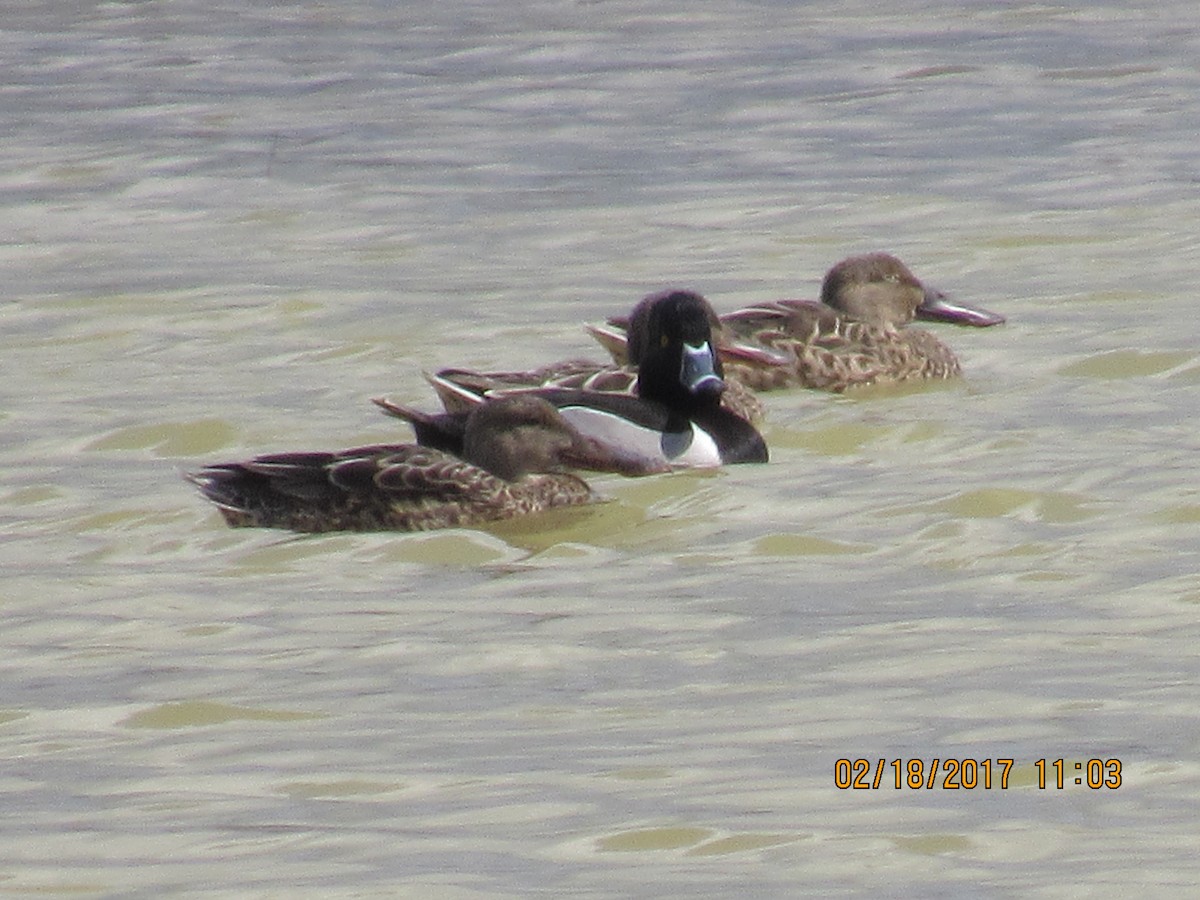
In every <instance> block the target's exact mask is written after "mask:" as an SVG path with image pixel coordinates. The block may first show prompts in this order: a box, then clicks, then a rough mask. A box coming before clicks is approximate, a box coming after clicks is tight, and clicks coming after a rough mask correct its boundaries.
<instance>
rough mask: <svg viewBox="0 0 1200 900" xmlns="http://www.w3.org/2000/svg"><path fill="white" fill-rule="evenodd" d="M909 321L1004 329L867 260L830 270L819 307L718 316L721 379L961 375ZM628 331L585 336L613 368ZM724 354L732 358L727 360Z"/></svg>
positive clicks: (762, 384) (883, 379) (877, 259)
mask: <svg viewBox="0 0 1200 900" xmlns="http://www.w3.org/2000/svg"><path fill="white" fill-rule="evenodd" d="M914 318H917V319H933V320H940V321H946V322H954V323H957V324H962V325H975V326H979V327H983V326H988V325H998V324H1000V323H1001V322H1003V321H1004V317H1003V316H1000V315H997V314H996V313H992V312H988V311H987V310H984V309H978V308H976V307H971V306H967V305H965V304H962V303H957V302H955V301H953V300H951V299H950V298H949V297H947V296H946V295H945V294H943V293H941V292H940V291H937V290H934V289H932V288H927V287H925V286H924V285H922V284H921V282H920V281H918V280H917V277H916V276H915V275H913V273H912V272H911V271H910V270H909V269H908V267H907V266H906V265H904V263H902V262H901V261H900V260H899V259H897V258H896V257H895V256H892V255H891V254H889V253H868V254H865V255H862V256H852V257H849V258H848V259H844V260H842V261H841V262H839V263H838V264H837V265H835V266H834V267H833V268H831V269H830V270H829V271H828V273H826V275H825V280H824V282H823V284H822V285H821V300H820V301H819V302H816V301H811V300H777V301H774V302H770V303H763V304H758V305H755V306H749V307H746V308H745V309H740V310H737V311H736V312H732V313H728V314H726V315H723V316H721V317H720V331H719V332H718V345H719V347H720V350H721V355H722V359H723V360H724V362H725V368H726V371H728V372H729V373H730V374H731V375H732V376H733V377H736V378H737V379H738V380H739V381H741V382H742V383H744V384H746V385H747V386H749V387H750V388H753V389H754V390H771V389H774V388H780V387H789V386H800V387H809V388H817V389H820V390H826V391H835V392H840V391H844V390H845V389H846V388H849V387H853V386H855V385H863V384H877V383H887V382H897V381H906V380H908V379H917V378H950V377H953V376H956V375H959V374H960V372H961V368H960V366H959V362H958V358H957V357H956V356H955V355H954V352H953V351H952V350H951V349H950V348H949V347H947V346H946V345H945V344H943V343H942V342H941V341H940V340H938V339H937V338H936V337H935V336H934V335H933V334H931V333H929V332H927V331H923V330H921V329H917V328H905V327H904V326H906V325H907V324H908V323H909V322H911V321H912V320H913V319H914ZM626 321H627V320H623V319H613V320H610V322H609V326H610V327H607V328H605V327H593V328H591V329H590V330H591V332H592V334H593V336H594V337H596V339H597V340H598V341H600V343H601V344H602V345H604V347H605V348H606V349H608V351H609V353H610V354H612V356H613V359H614V360H615V361H616V362H618V363H620V362H622V361H623V360H624V359H625V358H626V355H627V349H626V336H625V332H624V330H623V329H624V327H625V325H626ZM726 346H733V347H736V348H739V349H737V350H735V351H734V352H733V353H726V351H725V347H726ZM748 346H759V347H763V348H767V349H770V350H772V351H775V352H776V353H778V354H781V355H783V356H784V357H786V358H787V362H786V364H782V365H781V364H779V362H778V361H777V360H775V361H772V362H771V364H769V365H763V364H761V362H760V361H758V360H754V359H752V358H750V357H748V356H747V354H746V353H745V351H744V348H746V347H748Z"/></svg>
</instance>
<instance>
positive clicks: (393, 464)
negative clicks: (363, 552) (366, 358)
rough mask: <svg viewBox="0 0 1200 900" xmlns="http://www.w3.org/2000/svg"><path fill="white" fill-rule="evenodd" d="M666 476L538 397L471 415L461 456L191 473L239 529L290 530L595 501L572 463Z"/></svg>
mask: <svg viewBox="0 0 1200 900" xmlns="http://www.w3.org/2000/svg"><path fill="white" fill-rule="evenodd" d="M575 466H579V467H583V468H590V469H595V470H599V471H615V472H622V473H625V474H645V473H647V472H650V471H661V470H662V469H663V468H665V467H663V466H661V465H659V464H657V463H654V462H652V461H650V460H646V459H643V458H640V457H638V456H636V455H634V454H621V453H615V452H613V451H612V450H611V449H610V448H606V447H603V446H601V445H600V444H598V443H597V442H595V441H592V440H589V439H587V438H585V437H583V436H582V435H580V434H579V433H578V431H576V430H575V429H574V428H572V427H571V426H570V425H568V424H567V422H566V421H564V420H563V418H562V417H561V416H560V415H559V414H558V412H557V411H556V410H555V409H554V408H553V407H552V406H551V405H550V404H549V403H546V402H545V401H544V400H541V399H539V398H537V397H531V396H522V397H507V398H500V399H496V400H494V401H489V402H488V403H485V404H482V405H481V406H479V408H478V409H476V410H475V411H474V412H472V413H471V415H470V417H469V418H468V420H467V422H466V427H465V432H464V435H463V451H462V458H459V457H457V456H453V455H451V454H448V453H444V452H442V451H440V450H436V449H433V448H430V447H422V446H418V445H414V444H380V445H374V446H369V447H358V448H355V449H351V450H342V451H340V452H336V453H323V452H317V453H280V454H273V455H268V456H259V457H256V458H255V459H252V460H249V461H247V462H237V463H221V464H218V465H212V466H207V467H205V468H204V469H201V470H200V471H199V472H197V473H194V474H191V475H188V476H187V477H188V479H189V480H190V481H192V482H193V483H194V484H195V485H196V486H197V487H199V488H200V491H201V492H202V493H203V494H204V496H205V497H207V498H208V499H209V500H211V501H213V503H215V504H216V505H217V507H218V508H219V509H220V511H221V514H222V515H223V516H224V517H225V521H226V522H227V523H228V524H229V525H231V526H234V527H260V528H288V529H291V530H292V531H302V532H320V531H427V530H430V529H434V528H450V527H455V526H464V525H474V524H478V523H481V522H490V521H494V520H497V519H507V518H511V517H513V516H519V515H525V514H527V513H533V512H538V511H540V510H545V509H551V508H554V507H559V506H574V505H577V504H581V503H586V502H588V501H589V500H590V499H592V492H591V490H590V489H589V487H588V485H587V483H586V482H584V481H583V480H582V479H581V478H579V477H577V476H575V475H572V474H569V473H567V472H565V471H563V470H564V469H566V468H568V467H575Z"/></svg>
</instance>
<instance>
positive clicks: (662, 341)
mask: <svg viewBox="0 0 1200 900" xmlns="http://www.w3.org/2000/svg"><path fill="white" fill-rule="evenodd" d="M669 343H671V339H670V338H668V337H667V336H666V335H665V334H664V335H662V336H661V337H660V338H659V339H658V346H660V347H665V346H667V344H669Z"/></svg>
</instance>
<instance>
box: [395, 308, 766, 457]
mask: <svg viewBox="0 0 1200 900" xmlns="http://www.w3.org/2000/svg"><path fill="white" fill-rule="evenodd" d="M714 320H715V314H714V313H713V312H712V308H711V307H710V306H709V305H708V302H707V301H706V300H705V299H704V298H703V297H701V296H700V295H699V294H695V293H692V292H691V291H663V292H662V293H658V294H652V295H650V296H649V297H646V298H645V299H643V300H642V301H641V302H640V303H639V304H638V305H637V306H636V307H634V310H633V312H632V314H631V315H630V317H629V322H630V325H629V331H628V335H629V358H630V360H631V361H632V362H633V363H634V364H635V365H636V372H633V371H632V370H631V371H629V372H623V373H622V372H618V371H617V370H614V369H612V368H611V367H609V368H608V369H607V370H606V371H604V372H601V371H600V369H601V368H602V367H592V366H590V364H583V363H567V364H561V365H559V366H555V367H549V368H546V369H542V370H535V371H534V372H528V373H508V374H496V373H493V374H479V373H474V372H465V371H463V370H456V369H447V370H443V371H441V372H439V373H438V374H437V375H435V376H431V377H430V379H429V380H430V383H431V384H432V385H433V386H434V388H435V390H437V392H438V394H439V396H440V397H441V399H442V403H443V406H444V407H445V408H446V412H445V413H440V414H428V413H421V412H418V411H416V410H413V409H410V408H408V407H405V406H401V405H400V404H396V403H392V402H390V401H388V400H384V399H377V400H376V401H375V402H376V403H377V404H378V405H379V406H380V407H382V408H383V410H384V411H385V412H387V413H389V414H391V415H394V416H397V417H399V418H402V419H406V420H408V421H409V422H411V423H412V424H413V427H414V429H415V430H416V432H417V440H418V441H419V442H421V443H422V444H427V445H429V446H434V447H439V448H441V449H443V450H447V451H449V452H458V448H459V446H460V442H461V435H462V431H463V427H464V418H463V417H464V416H465V415H466V411H467V410H469V409H471V408H473V407H474V406H475V405H477V404H479V403H483V402H485V400H486V399H487V398H490V397H496V396H509V395H522V394H527V393H532V394H534V395H536V396H538V397H542V398H544V399H546V400H548V401H549V402H550V403H552V404H553V405H554V406H555V407H556V408H557V409H558V410H559V412H560V413H561V414H562V416H563V418H565V419H566V420H567V421H568V422H570V423H571V425H572V426H573V427H575V428H577V429H578V430H579V431H580V432H581V433H583V434H585V435H587V436H588V437H591V438H594V439H596V440H598V441H601V442H603V443H605V444H606V445H607V446H610V447H613V448H621V449H623V450H624V451H626V452H630V453H634V454H637V455H639V456H644V457H649V458H652V459H656V460H658V461H660V462H661V463H663V464H666V465H671V466H719V465H722V464H726V463H742V462H766V461H767V447H766V443H765V442H764V441H763V439H762V435H760V434H759V433H758V431H757V430H756V429H755V428H754V426H753V425H751V424H750V422H749V421H748V420H747V419H746V418H744V417H743V416H740V415H738V414H737V413H736V412H733V411H731V410H730V409H728V408H726V407H724V406H722V405H721V397H722V395H723V394H724V393H725V392H726V389H727V387H728V385H727V383H726V381H725V379H724V373H723V370H722V364H721V360H720V359H719V358H718V357H717V355H716V352H715V350H714V344H713V339H712V322H713V321H714ZM543 374H547V375H553V378H551V379H550V380H549V381H548V382H547V380H546V379H545V378H542V379H541V382H542V383H540V384H539V383H538V379H539V377H540V376H541V375H543ZM572 378H577V379H579V381H578V382H576V383H572V382H571V381H570V379H572ZM606 378H607V379H609V380H610V383H609V384H608V385H602V384H601V382H602V380H603V379H606ZM631 380H632V382H633V384H634V387H635V392H629V391H628V390H627V388H628V386H629V383H630V381H631ZM531 381H532V385H531ZM614 384H618V385H619V386H620V388H621V389H620V390H613V389H612V388H613V386H614ZM751 396H752V395H751Z"/></svg>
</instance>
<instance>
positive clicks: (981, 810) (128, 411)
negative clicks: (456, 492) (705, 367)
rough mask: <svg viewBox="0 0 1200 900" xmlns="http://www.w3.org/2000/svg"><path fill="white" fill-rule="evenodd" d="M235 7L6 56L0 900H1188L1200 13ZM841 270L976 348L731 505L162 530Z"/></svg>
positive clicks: (78, 23)
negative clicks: (198, 899) (204, 476)
mask: <svg viewBox="0 0 1200 900" xmlns="http://www.w3.org/2000/svg"><path fill="white" fill-rule="evenodd" d="M250 6H251V8H249V9H247V8H244V7H243V6H225V5H220V4H217V5H213V4H198V3H194V2H186V0H184V2H177V3H165V2H155V0H148V2H140V3H82V4H70V5H62V4H32V5H30V4H25V5H18V4H7V6H6V8H5V9H4V22H5V25H4V30H3V31H0V85H3V87H2V88H0V111H2V114H3V118H4V121H5V122H6V125H7V127H6V139H5V141H4V142H3V143H0V161H2V163H3V165H2V166H0V223H2V226H3V227H2V229H0V233H2V234H3V235H4V241H3V243H2V244H0V258H2V259H3V263H4V272H5V280H6V291H5V297H4V300H3V303H2V305H0V372H2V373H3V376H4V377H3V380H2V382H0V398H2V406H0V423H3V427H2V428H0V473H2V474H0V478H2V482H0V483H2V486H3V487H2V491H3V494H2V496H3V498H4V502H3V505H2V506H0V516H3V529H2V532H0V534H2V536H3V537H2V543H0V565H2V567H3V572H4V578H3V582H2V585H3V589H2V591H0V615H2V616H3V619H2V622H3V638H2V639H0V640H2V644H0V647H2V649H3V663H2V665H3V681H2V683H3V685H4V698H3V701H2V706H0V759H2V760H3V768H2V769H0V771H2V772H3V776H2V784H3V791H4V804H5V815H4V818H3V820H2V823H0V889H3V890H4V891H8V892H13V893H22V892H39V893H42V894H48V895H52V896H53V895H57V894H70V895H72V896H80V895H82V896H89V895H95V896H101V895H118V894H119V895H122V896H147V897H150V896H162V895H163V894H164V893H187V892H191V891H200V890H213V891H220V892H225V893H228V894H230V895H233V894H239V895H245V894H260V895H275V894H287V895H294V894H297V893H309V894H316V893H321V894H323V895H324V894H330V893H348V894H358V895H369V896H371V895H395V894H400V895H406V894H411V895H412V896H422V897H424V896H439V897H476V896H479V897H485V896H486V897H493V896H530V895H535V894H540V895H554V896H560V895H564V894H581V895H592V896H603V895H622V896H631V895H632V896H639V895H648V894H650V893H652V892H653V893H656V894H661V895H671V896H679V895H684V894H686V895H688V896H715V897H716V896H719V897H725V896H730V895H731V894H732V893H733V892H735V891H736V892H738V893H740V894H750V895H757V896H770V895H780V896H795V895H796V894H797V893H798V892H800V891H804V892H807V893H818V894H821V893H823V894H851V893H858V892H861V893H866V894H870V895H883V896H916V895H923V896H962V895H964V894H971V895H974V896H1012V895H1017V894H1020V895H1024V896H1042V897H1064V896H1080V895H1084V894H1087V895H1104V894H1117V893H1127V892H1128V891H1130V890H1133V889H1135V888H1137V887H1141V886H1144V885H1147V884H1151V885H1155V886H1156V887H1157V888H1158V890H1159V892H1160V893H1162V892H1171V891H1175V892H1178V893H1180V894H1184V893H1186V892H1188V888H1189V887H1190V886H1193V885H1194V883H1195V882H1196V881H1197V880H1198V879H1200V864H1198V863H1197V859H1200V852H1198V851H1200V839H1198V838H1197V837H1196V829H1195V823H1196V820H1197V814H1198V811H1200V760H1198V758H1197V752H1196V747H1197V746H1198V745H1200V722H1198V719H1197V715H1196V696H1197V682H1198V680H1200V662H1198V660H1197V653H1196V650H1195V648H1196V646H1197V639H1198V637H1200V629H1198V628H1197V624H1196V621H1197V611H1198V608H1200V571H1198V562H1200V552H1198V551H1200V542H1198V538H1200V492H1198V490H1197V479H1196V474H1197V468H1198V467H1197V462H1196V460H1197V458H1198V457H1197V453H1196V451H1197V449H1198V446H1197V445H1198V443H1200V442H1198V440H1197V426H1196V421H1197V413H1198V412H1200V402H1198V401H1197V396H1198V394H1197V392H1198V389H1200V352H1198V351H1197V346H1198V345H1200V319H1198V318H1197V316H1196V315H1195V309H1196V304H1195V299H1194V296H1193V292H1194V285H1195V284H1196V283H1197V276H1198V275H1200V253H1198V252H1197V238H1196V223H1197V221H1198V220H1200V217H1198V213H1200V200H1198V199H1197V191H1196V186H1197V181H1198V180H1200V151H1198V150H1197V146H1196V139H1195V135H1196V133H1197V126H1200V108H1198V107H1197V103H1196V97H1197V96H1198V95H1200V70H1198V68H1197V65H1196V60H1197V59H1198V58H1200V14H1198V13H1197V12H1196V10H1195V9H1194V8H1193V4H1190V3H1183V2H1182V0H1177V2H1168V3H1160V4H1148V3H1146V4H1140V5H1131V4H1115V3H1113V4H1107V5H1105V4H1097V3H1073V4H1072V3H1036V4H1035V3H1022V2H1013V3H1004V4H993V3H968V4H961V3H955V4H949V3H939V2H930V0H913V2H908V3H903V4H900V5H899V7H898V8H897V9H895V10H891V11H888V10H886V9H885V8H883V7H880V6H879V5H878V4H873V3H872V4H867V3H837V4H833V3H822V2H815V3H800V4H791V3H769V2H759V3H750V2H734V3H723V4H683V3H665V4H664V3H659V4H639V3H634V2H631V0H613V2H591V3H584V2H579V3H573V2H535V3H528V4H519V5H516V6H514V5H512V4H508V5H497V4H488V3H470V2H448V3H442V4H437V5H435V6H432V7H428V8H419V9H418V8H416V7H413V6H412V5H411V4H395V5H393V4H370V3H350V4H316V3H290V4H284V3H280V4H270V5H254V4H251V5H250ZM872 249H888V250H891V251H893V252H896V253H898V254H899V255H900V256H902V257H903V258H904V259H905V260H906V261H907V262H909V263H910V264H911V265H912V267H913V268H914V269H915V270H916V271H917V273H918V274H919V275H921V276H922V277H924V278H925V279H926V280H928V281H930V282H932V283H935V284H937V285H938V286H940V287H942V288H943V289H946V290H948V291H951V292H953V293H955V294H956V295H958V296H959V297H961V298H962V299H964V300H967V301H969V302H976V303H979V304H981V305H984V306H987V307H989V308H992V309H995V310H997V311H1001V312H1003V313H1005V314H1007V315H1008V316H1009V323H1008V324H1007V325H1006V326H1004V327H1003V328H998V329H987V330H975V331H967V330H956V329H952V328H946V327H941V328H939V334H941V336H942V337H943V338H944V339H945V340H946V341H947V342H949V343H951V344H952V345H953V346H954V347H955V348H956V349H957V350H958V351H959V353H960V355H961V357H962V358H963V362H964V366H965V369H966V371H967V372H968V377H967V378H966V379H964V380H963V381H962V382H960V383H957V384H952V385H938V386H930V387H922V388H905V389H891V390H883V389H878V390H868V391H864V392H861V393H858V394H855V395H852V396H843V397H833V396H825V395H819V394H814V393H808V392H800V391H794V392H789V393H782V394H775V395H771V396H770V397H769V398H768V412H769V417H770V420H769V424H768V426H767V428H766V436H767V438H768V441H769V443H770V445H771V447H772V453H773V460H772V463H771V464H770V465H768V466H764V467H736V468H732V469H729V470H726V471H723V472H720V473H682V474H678V475H672V476H669V477H658V478H651V479H645V480H639V481H623V480H620V479H617V478H605V477H601V478H598V479H596V480H595V484H596V486H597V488H598V489H599V490H600V491H601V492H602V493H603V494H604V495H605V497H607V498H608V502H606V503H603V504H601V505H599V506H595V507H592V508H590V509H584V510H571V511H567V512H562V513H557V514H554V515H550V516H545V517H539V518H534V519H530V520H527V521H522V522H510V523H504V524H501V525H497V526H495V527H493V528H489V529H487V530H481V531H447V532H441V533H433V534H425V535H414V536H396V535H334V536H327V537H318V538H311V537H309V538H296V537H291V536H288V535H286V534H283V533H277V532H255V531H231V530H228V529H225V528H224V526H223V525H222V524H221V521H220V518H219V516H217V515H216V514H215V512H213V511H212V509H211V508H209V507H207V506H206V505H205V504H204V503H203V502H202V501H201V500H200V499H199V498H198V497H197V496H195V495H194V492H193V491H192V489H191V488H190V486H188V485H187V484H185V483H184V482H183V481H182V480H181V479H180V477H179V475H180V473H181V472H183V471H186V470H187V469H189V468H191V467H194V466H196V465H198V464H201V463H204V462H211V461H215V460H220V459H233V458H239V457H242V456H245V455H248V454H252V453H255V452H261V451H267V450H275V449H302V448H330V449H332V448H335V447H338V446H349V445H352V444H356V443H360V442H365V441H369V440H394V439H397V436H398V434H400V432H398V431H397V429H396V427H395V426H393V425H392V424H390V423H389V421H388V420H385V419H383V418H382V417H380V416H378V415H377V414H376V412H375V411H374V410H373V408H372V407H371V406H370V405H369V403H367V402H366V401H367V399H368V398H369V397H371V396H374V395H377V394H381V393H390V394H391V395H393V396H395V397H397V398H398V399H402V400H406V401H409V402H414V403H422V404H429V403H431V402H432V395H431V393H430V391H429V390H428V389H427V388H426V387H425V386H424V385H423V382H422V380H421V377H420V373H421V371H422V370H425V369H431V368H434V367H436V366H438V365H443V364H458V365H474V366H480V367H497V366H501V367H503V366H515V367H526V366H528V365H530V364H533V363H537V362H541V361H545V360H548V359H553V358H559V357H562V356H568V355H583V354H589V353H591V352H592V351H591V348H590V347H589V346H588V340H587V338H586V335H584V333H583V332H582V330H581V329H580V327H579V324H580V323H581V322H583V321H589V320H598V319H601V318H603V317H604V316H605V315H607V314H610V313H612V312H619V311H623V310H625V309H627V308H628V307H629V306H630V305H631V304H632V303H633V302H634V301H635V300H636V299H637V298H638V297H639V296H641V295H642V294H644V293H646V292H648V291H650V290H655V289H658V288H660V287H663V286H664V285H667V284H679V285H683V286H687V287H691V288H694V289H697V290H700V291H702V292H704V293H705V294H706V295H707V296H709V297H710V299H711V300H713V302H714V304H715V305H716V306H717V307H718V308H720V309H732V308H735V307H736V306H738V305H742V304H744V303H747V302H750V301H753V300H761V299H768V298H773V297H778V296H786V295H790V296H812V295H813V294H814V293H815V291H816V288H817V285H818V284H819V280H820V276H821V273H822V272H823V271H824V269H825V268H826V267H827V266H828V265H830V264H831V263H833V262H834V261H836V260H837V259H838V258H840V257H841V256H844V255H847V254H849V253H851V252H858V251H863V250H872ZM935 327H937V326H935ZM934 758H937V759H939V760H947V759H964V758H971V759H977V760H985V759H990V760H998V759H1002V758H1010V759H1013V760H1014V764H1013V768H1012V770H1011V773H1010V776H1011V777H1010V778H1009V780H1008V782H1007V786H1006V787H1004V788H1001V787H999V786H998V785H994V786H993V788H992V789H990V790H987V789H983V788H976V789H974V790H950V789H944V788H942V787H941V786H940V785H939V786H937V787H935V788H934V789H925V788H921V789H908V788H905V789H902V790H899V791H897V790H896V789H895V788H894V787H892V786H891V785H890V784H889V783H888V779H889V778H891V776H892V772H893V769H892V768H891V766H890V763H891V761H892V760H896V759H899V760H901V761H902V764H906V763H907V761H908V760H911V759H920V760H924V761H926V762H928V761H931V760H933V759H934ZM1060 758H1061V759H1063V760H1065V763H1064V766H1065V771H1066V783H1065V785H1064V789H1062V790H1057V789H1055V788H1054V787H1053V786H1052V787H1050V788H1048V789H1045V790H1041V789H1039V788H1038V787H1037V785H1036V779H1037V769H1036V768H1035V762H1036V761H1037V760H1046V761H1047V765H1048V766H1049V770H1050V773H1051V783H1053V761H1054V760H1056V759H1060ZM839 759H850V760H856V759H866V760H869V761H870V762H871V765H872V767H874V766H875V765H876V763H877V761H879V760H883V761H884V767H885V768H884V770H883V771H885V772H886V774H885V776H884V778H883V780H882V783H881V786H880V788H878V789H867V790H839V789H838V788H837V786H836V784H835V774H836V761H837V760H839ZM1092 759H1099V760H1119V761H1120V762H1121V773H1122V781H1121V785H1120V787H1119V788H1115V789H1114V788H1101V789H1098V790H1092V789H1089V788H1088V787H1087V786H1086V784H1084V785H1080V786H1076V785H1075V784H1074V783H1073V781H1074V778H1075V777H1076V774H1077V773H1076V770H1075V769H1074V765H1075V764H1076V763H1079V764H1080V769H1079V770H1078V775H1079V777H1081V779H1083V780H1085V781H1086V773H1087V762H1088V760H1092ZM872 772H874V769H872Z"/></svg>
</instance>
